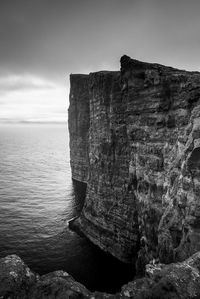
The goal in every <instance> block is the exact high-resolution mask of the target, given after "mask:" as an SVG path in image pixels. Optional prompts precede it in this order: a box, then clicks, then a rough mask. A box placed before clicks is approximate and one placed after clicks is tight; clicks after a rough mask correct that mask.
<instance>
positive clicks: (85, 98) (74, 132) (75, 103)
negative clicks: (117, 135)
mask: <svg viewBox="0 0 200 299" xmlns="http://www.w3.org/2000/svg"><path fill="white" fill-rule="evenodd" d="M70 85H71V91H70V107H69V111H68V114H69V122H68V124H69V133H70V162H71V169H72V173H73V179H75V180H77V181H80V182H84V183H86V182H87V178H88V130H89V122H90V115H89V88H88V76H87V75H71V76H70Z"/></svg>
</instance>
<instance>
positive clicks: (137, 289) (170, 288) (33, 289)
mask: <svg viewBox="0 0 200 299" xmlns="http://www.w3.org/2000/svg"><path fill="white" fill-rule="evenodd" d="M105 271H106V269H105ZM111 279H112V278H111ZM0 298H2V299H8V298H10V299H106V298H107V299H126V298H132V299H172V298H173V299H195V298H200V253H199V252H198V253H196V254H194V255H193V256H191V257H190V258H189V259H188V260H186V261H184V262H182V263H177V264H170V265H163V264H157V265H148V266H147V267H146V276H145V277H143V278H140V279H137V280H135V281H131V282H129V283H128V284H127V285H124V286H123V287H122V289H121V291H120V292H119V293H117V294H113V295H111V294H106V293H99V292H94V293H92V292H90V291H89V290H87V289H86V288H85V287H84V286H83V285H82V284H80V283H78V282H76V281H75V280H74V279H73V278H72V277H71V276H70V275H69V274H68V273H67V272H64V271H55V272H52V273H49V274H46V275H43V276H39V275H38V274H35V273H33V272H31V270H30V269H29V268H28V267H27V265H25V264H24V262H23V261H22V260H21V259H20V258H19V257H18V256H16V255H10V256H7V257H5V258H2V259H0Z"/></svg>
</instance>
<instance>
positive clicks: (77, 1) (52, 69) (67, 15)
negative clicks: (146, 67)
mask: <svg viewBox="0 0 200 299" xmlns="http://www.w3.org/2000/svg"><path fill="white" fill-rule="evenodd" d="M199 15H200V1H199V0H190V1H188V0H167V1H166V0H0V122H7V121H8V122H16V121H17V122H66V121H67V109H68V105H69V100H68V97H69V88H70V86H69V74H70V73H89V72H93V71H98V70H119V68H120V65H119V60H120V57H121V56H122V55H124V54H126V55H128V56H131V57H132V58H135V59H138V60H142V61H147V62H157V63H161V64H165V65H170V66H174V67H178V68H181V69H187V70H195V71H200V18H199Z"/></svg>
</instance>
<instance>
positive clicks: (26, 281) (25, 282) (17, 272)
mask: <svg viewBox="0 0 200 299" xmlns="http://www.w3.org/2000/svg"><path fill="white" fill-rule="evenodd" d="M37 279H38V276H37V275H35V274H34V273H33V272H31V271H30V269H29V268H28V267H27V266H26V265H25V264H24V262H23V261H22V260H21V259H20V258H19V257H18V256H17V255H9V256H7V257H5V258H2V259H0V298H19V299H23V298H27V297H26V296H27V294H28V290H29V288H30V287H31V286H32V285H34V284H35V283H36V282H37Z"/></svg>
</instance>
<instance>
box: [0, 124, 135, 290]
mask: <svg viewBox="0 0 200 299" xmlns="http://www.w3.org/2000/svg"><path fill="white" fill-rule="evenodd" d="M0 207H1V209H0V257H4V256H5V255H7V254H11V253H16V254H18V255H19V256H20V257H21V258H23V259H24V261H25V262H26V263H27V264H28V265H29V266H30V267H31V268H32V270H34V271H36V272H38V273H40V274H44V273H47V272H50V271H54V270H59V269H63V270H65V271H67V272H69V273H70V274H71V275H73V277H74V278H75V279H76V280H78V281H80V282H82V283H84V284H85V285H86V286H87V287H88V288H90V289H91V290H94V289H96V290H104V291H108V292H114V291H116V290H118V289H119V287H120V285H122V284H123V283H125V282H127V281H128V280H129V279H131V278H132V276H133V271H132V268H131V267H130V266H128V267H127V266H125V265H124V264H122V263H120V262H118V261H117V260H116V259H114V258H112V257H111V256H108V255H106V254H105V253H103V252H102V251H101V250H99V249H98V248H97V247H95V246H94V245H92V244H91V243H90V242H89V241H88V240H87V239H85V238H83V237H80V236H78V235H77V234H76V233H74V232H72V231H70V230H69V229H68V227H67V221H68V220H69V219H71V218H72V217H74V216H76V215H77V213H78V212H79V210H80V204H79V203H78V202H77V198H76V197H75V195H74V189H73V184H72V180H71V171H70V165H69V148H68V135H67V127H66V126H65V125H29V124H28V125H1V126H0Z"/></svg>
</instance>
